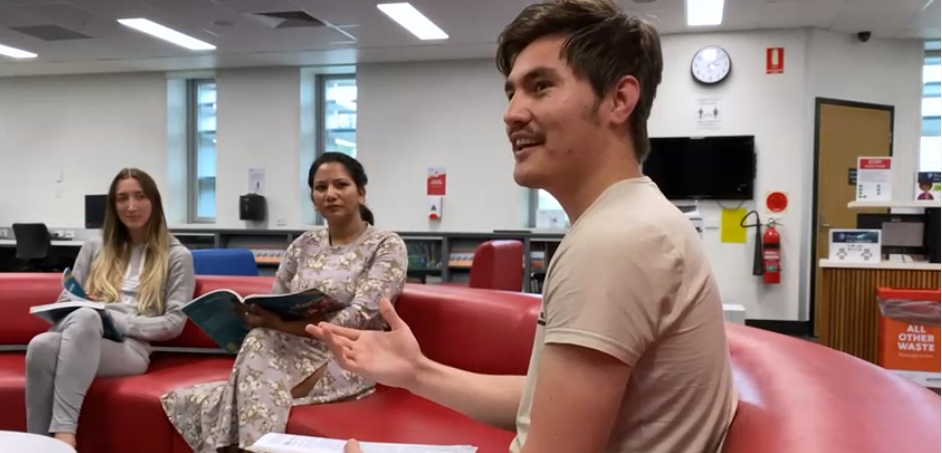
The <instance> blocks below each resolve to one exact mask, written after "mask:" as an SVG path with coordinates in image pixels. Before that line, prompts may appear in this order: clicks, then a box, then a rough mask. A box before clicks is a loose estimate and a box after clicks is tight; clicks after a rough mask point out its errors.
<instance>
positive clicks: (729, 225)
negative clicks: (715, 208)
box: [720, 208, 748, 244]
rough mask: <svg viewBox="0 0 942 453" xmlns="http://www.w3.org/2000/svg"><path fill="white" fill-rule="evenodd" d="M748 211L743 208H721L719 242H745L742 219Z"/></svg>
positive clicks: (744, 229)
mask: <svg viewBox="0 0 942 453" xmlns="http://www.w3.org/2000/svg"><path fill="white" fill-rule="evenodd" d="M747 212H748V211H747V210H746V209H745V208H738V209H723V213H722V215H721V217H720V242H722V243H724V244H745V243H746V228H745V227H743V226H742V223H743V222H742V219H743V218H745V217H746V213H747Z"/></svg>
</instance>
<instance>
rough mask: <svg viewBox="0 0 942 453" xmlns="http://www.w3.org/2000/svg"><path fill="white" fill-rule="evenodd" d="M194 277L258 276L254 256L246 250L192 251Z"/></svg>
mask: <svg viewBox="0 0 942 453" xmlns="http://www.w3.org/2000/svg"><path fill="white" fill-rule="evenodd" d="M192 253H193V269H194V271H195V272H196V275H250V276H257V275H258V264H256V263H255V254H253V253H252V251H251V250H248V249H199V250H193V252H192Z"/></svg>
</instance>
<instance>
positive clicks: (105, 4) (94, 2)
mask: <svg viewBox="0 0 942 453" xmlns="http://www.w3.org/2000/svg"><path fill="white" fill-rule="evenodd" d="M65 1H66V2H67V4H68V5H70V6H72V7H74V8H78V9H81V10H84V11H87V12H89V13H91V14H94V15H96V16H98V17H101V18H103V19H107V20H117V19H122V18H130V17H147V16H148V15H150V14H153V12H154V9H153V8H151V7H149V6H148V5H146V4H144V3H141V2H137V1H133V0H123V1H117V2H116V1H114V0H65Z"/></svg>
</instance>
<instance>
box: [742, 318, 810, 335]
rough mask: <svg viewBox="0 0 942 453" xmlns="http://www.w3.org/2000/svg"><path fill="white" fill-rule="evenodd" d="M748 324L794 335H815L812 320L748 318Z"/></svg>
mask: <svg viewBox="0 0 942 453" xmlns="http://www.w3.org/2000/svg"><path fill="white" fill-rule="evenodd" d="M746 325H747V326H749V327H755V328H757V329H762V330H769V331H772V332H775V333H780V334H784V335H790V336H793V337H812V336H814V335H813V334H814V326H813V325H812V324H811V321H780V320H775V319H746Z"/></svg>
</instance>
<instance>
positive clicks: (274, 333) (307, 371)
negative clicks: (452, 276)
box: [162, 153, 408, 453]
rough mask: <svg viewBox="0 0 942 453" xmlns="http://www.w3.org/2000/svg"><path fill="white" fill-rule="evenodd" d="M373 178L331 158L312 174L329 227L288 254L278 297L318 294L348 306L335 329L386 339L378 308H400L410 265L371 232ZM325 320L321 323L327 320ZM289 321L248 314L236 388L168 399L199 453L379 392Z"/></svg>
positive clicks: (402, 250) (210, 387)
mask: <svg viewBox="0 0 942 453" xmlns="http://www.w3.org/2000/svg"><path fill="white" fill-rule="evenodd" d="M366 183H367V179H366V173H365V172H364V170H363V166H362V165H360V163H359V162H357V161H356V160H355V159H353V158H352V157H349V156H347V155H345V154H340V153H325V154H323V155H321V156H320V157H319V158H318V159H317V160H316V161H315V162H314V165H312V166H311V169H310V171H309V172H308V185H309V186H310V187H311V196H312V198H313V199H314V206H315V207H316V208H317V211H318V212H320V213H321V215H323V216H324V218H325V219H326V220H327V226H328V227H327V228H326V229H323V230H317V231H310V232H307V233H304V234H303V235H301V236H300V237H299V238H298V239H297V240H295V241H294V242H293V243H292V244H291V245H290V246H289V247H288V250H287V251H286V252H285V255H284V259H283V261H282V264H281V266H280V267H279V269H278V272H277V279H276V282H275V285H274V288H273V292H274V293H286V292H294V291H299V290H303V289H307V288H311V287H316V288H318V289H320V290H321V291H324V292H326V293H327V294H330V295H331V296H333V297H334V298H336V299H338V300H340V301H341V302H345V303H347V304H348V307H347V308H345V309H343V310H341V311H340V312H338V313H335V314H332V315H329V316H328V318H329V319H330V321H331V322H332V323H334V324H339V325H343V326H347V327H351V328H356V329H366V330H382V329H383V328H385V327H386V322H385V321H384V320H383V318H382V317H381V316H380V315H379V301H380V300H381V299H383V298H388V299H390V300H395V299H396V297H397V296H398V295H399V293H400V292H401V291H402V288H403V285H404V283H405V278H406V267H407V265H408V256H407V253H406V246H405V243H404V242H403V241H402V238H400V237H399V235H397V234H396V233H393V232H389V231H383V230H381V229H378V228H375V227H373V225H372V223H373V216H372V214H371V213H370V211H369V210H368V209H367V208H366V206H364V205H363V203H364V201H365V196H366ZM322 319H323V318H321V320H322ZM312 321H314V322H316V321H318V319H307V320H301V321H298V322H284V321H282V320H281V319H280V318H278V317H277V316H275V315H273V314H271V313H266V312H264V311H261V310H255V311H254V312H250V313H246V320H245V323H246V326H247V327H249V328H250V329H252V330H251V331H250V332H249V335H248V336H247V337H246V339H245V341H244V342H243V343H242V349H241V350H240V351H239V355H238V357H236V360H235V366H233V369H232V374H231V375H230V377H229V380H228V381H225V382H214V383H208V384H199V385H196V386H193V387H188V388H184V389H180V390H176V391H173V392H170V393H168V394H166V395H164V396H163V398H162V401H163V406H164V410H165V411H166V412H167V415H168V416H169V418H170V421H171V422H172V423H173V425H174V426H175V427H176V429H177V431H178V432H180V434H181V435H182V436H183V438H184V439H185V440H186V442H187V444H188V445H189V446H190V448H192V449H193V451H194V452H196V453H215V452H216V451H218V450H219V449H224V451H238V450H239V448H246V447H248V446H251V445H253V444H254V443H255V441H256V440H258V438H260V437H261V436H263V435H265V434H267V433H270V432H284V430H285V426H286V424H287V423H288V416H289V413H290V411H291V408H292V407H293V406H299V405H306V404H323V403H330V402H334V401H342V400H350V399H356V398H362V397H364V396H367V395H369V394H370V393H371V392H372V391H373V388H374V385H375V384H374V383H373V382H371V381H368V380H366V379H364V378H363V377H361V376H359V375H356V374H354V373H349V372H347V371H344V370H343V369H341V368H340V366H339V365H338V364H337V362H336V361H335V360H334V358H333V356H331V354H330V351H329V349H328V348H327V346H326V345H325V344H324V343H323V342H321V341H319V340H315V339H313V338H311V337H310V336H308V335H307V333H306V332H305V331H304V327H305V325H306V324H307V323H309V322H312Z"/></svg>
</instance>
